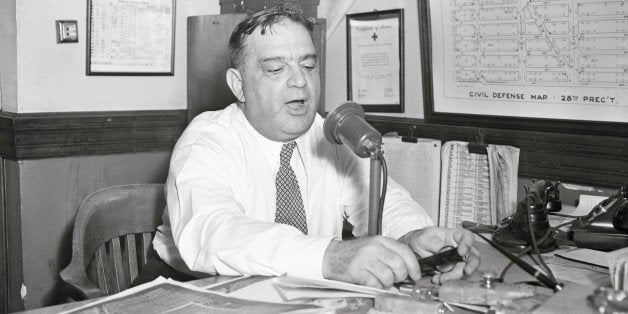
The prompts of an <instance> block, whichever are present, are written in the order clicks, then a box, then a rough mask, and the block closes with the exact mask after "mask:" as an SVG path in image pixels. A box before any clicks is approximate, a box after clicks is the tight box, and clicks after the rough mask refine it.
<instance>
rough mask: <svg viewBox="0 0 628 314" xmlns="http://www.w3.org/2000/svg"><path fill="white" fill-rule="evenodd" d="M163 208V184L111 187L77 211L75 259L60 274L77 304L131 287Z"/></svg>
mask: <svg viewBox="0 0 628 314" xmlns="http://www.w3.org/2000/svg"><path fill="white" fill-rule="evenodd" d="M164 206H165V198H164V185H163V184H129V185H120V186H113V187H108V188H105V189H102V190H99V191H96V192H94V193H92V194H90V195H88V196H87V197H86V198H85V199H84V200H83V202H81V204H80V205H79V207H78V210H77V213H76V218H75V221H74V232H73V234H72V260H71V261H70V264H69V265H68V266H67V267H66V268H65V269H63V270H62V271H61V279H62V280H63V283H64V292H65V294H66V295H67V296H69V297H71V298H73V299H75V300H83V299H89V298H93V297H97V296H103V295H109V294H113V293H117V292H120V291H122V290H125V289H127V288H129V287H130V285H131V282H133V280H134V279H135V278H137V276H138V273H139V272H140V271H141V270H142V267H143V266H144V265H145V264H146V259H147V255H148V252H149V249H150V247H151V242H152V238H153V235H154V232H155V230H156V229H157V226H159V225H160V224H161V223H162V220H161V216H162V213H163V209H164Z"/></svg>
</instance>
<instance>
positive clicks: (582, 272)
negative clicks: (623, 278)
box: [534, 257, 610, 286]
mask: <svg viewBox="0 0 628 314" xmlns="http://www.w3.org/2000/svg"><path fill="white" fill-rule="evenodd" d="M544 261H545V263H546V264H547V266H548V267H549V268H550V269H551V270H552V273H553V274H554V276H555V277H556V278H558V280H559V281H569V282H573V283H577V284H580V285H586V286H600V285H607V284H609V283H610V278H609V276H608V269H606V268H603V267H596V266H591V265H586V264H581V263H577V262H571V261H568V260H564V259H561V258H558V257H545V258H544ZM534 267H535V268H537V269H538V270H540V271H542V272H545V270H544V269H542V268H541V267H540V266H538V265H535V266H534Z"/></svg>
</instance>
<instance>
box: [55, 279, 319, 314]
mask: <svg viewBox="0 0 628 314" xmlns="http://www.w3.org/2000/svg"><path fill="white" fill-rule="evenodd" d="M325 310H326V309H324V308H322V307H319V306H316V305H310V304H285V303H269V302H261V301H252V300H246V299H241V298H235V297H232V296H229V295H226V294H223V293H218V292H212V291H207V290H204V289H202V288H198V287H195V286H193V285H190V284H185V283H181V282H178V281H174V280H170V279H164V278H161V277H160V278H158V279H156V280H154V281H152V282H149V283H146V284H143V285H140V286H137V287H134V288H131V289H128V290H125V291H123V292H121V293H117V294H115V295H112V296H109V297H106V298H103V299H101V300H99V301H95V302H92V303H89V304H87V305H85V306H82V307H79V308H77V309H74V310H71V311H67V312H64V313H216V312H219V313H226V312H229V313H241V312H247V313H249V312H251V313H252V312H255V313H285V312H292V311H299V313H320V312H321V311H325Z"/></svg>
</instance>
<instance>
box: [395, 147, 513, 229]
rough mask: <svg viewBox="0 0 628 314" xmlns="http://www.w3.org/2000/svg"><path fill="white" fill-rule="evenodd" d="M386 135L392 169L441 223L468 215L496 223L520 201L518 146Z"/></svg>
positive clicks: (455, 222)
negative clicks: (474, 146) (481, 148)
mask: <svg viewBox="0 0 628 314" xmlns="http://www.w3.org/2000/svg"><path fill="white" fill-rule="evenodd" d="M413 140H414V141H412V142H411V141H408V142H404V141H402V138H401V137H400V136H384V138H383V143H384V146H383V147H384V156H385V157H386V160H387V164H388V175H389V176H390V177H391V178H392V179H394V180H395V181H396V182H397V183H399V184H400V185H401V186H403V187H405V188H406V189H408V190H409V192H410V195H411V196H412V198H413V199H414V200H415V201H416V202H417V203H419V204H420V205H421V206H422V207H423V208H425V210H426V211H427V212H428V214H429V215H430V217H431V218H432V220H433V221H435V222H438V225H439V226H441V227H460V225H461V223H462V222H463V221H465V220H466V221H472V222H476V223H481V224H488V225H493V224H496V223H497V222H498V221H499V220H500V219H502V218H504V217H506V216H509V215H511V214H512V213H514V211H515V210H516V207H517V176H518V172H519V149H518V148H516V147H512V146H503V145H488V147H487V154H486V155H484V154H475V153H470V152H469V148H468V146H469V143H467V142H461V141H450V142H446V143H445V144H442V146H441V142H440V140H435V139H422V138H417V139H413Z"/></svg>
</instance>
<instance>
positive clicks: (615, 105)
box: [430, 0, 628, 122]
mask: <svg viewBox="0 0 628 314" xmlns="http://www.w3.org/2000/svg"><path fill="white" fill-rule="evenodd" d="M430 7H431V11H432V15H431V20H432V25H433V26H432V28H433V29H432V36H433V42H434V48H433V49H434V50H433V51H432V54H433V60H434V63H433V64H434V72H435V76H434V82H435V83H434V88H435V100H436V101H438V100H439V99H440V101H441V102H443V103H452V104H443V105H442V107H441V109H443V111H448V110H453V111H461V112H465V111H466V109H464V108H461V107H464V106H462V105H461V104H460V103H456V99H458V100H465V101H467V102H466V103H465V106H466V105H467V104H469V102H468V101H471V105H470V106H471V107H473V106H475V107H476V109H469V110H471V111H473V110H479V111H482V110H488V111H494V112H496V113H497V114H504V115H507V114H509V113H512V112H513V110H514V111H515V114H517V115H522V114H520V112H523V115H524V116H532V117H534V116H538V117H551V118H565V117H567V118H572V119H583V118H586V119H590V117H591V115H598V116H601V118H600V120H609V121H614V120H618V121H624V122H625V121H628V1H603V0H596V1H592V0H544V1H541V0H443V1H434V0H432V1H430ZM452 101H453V102H452ZM473 102H475V103H473ZM490 102H503V103H501V104H495V103H493V104H490ZM487 103H489V104H487ZM505 104H506V105H505ZM530 104H537V105H530ZM552 104H555V106H552ZM548 105H549V106H548ZM530 106H532V107H530ZM437 108H438V107H437ZM454 108H455V109H454ZM478 108H479V109H478ZM600 108H603V109H604V110H603V112H606V113H607V115H608V116H606V117H605V116H604V115H605V114H604V113H600V110H599V109H600ZM528 110H530V112H527V111H528ZM536 110H540V111H543V112H544V113H542V114H541V113H538V112H537V113H536V114H535V113H532V111H536ZM526 112H527V113H526ZM618 116H620V117H621V118H619V119H618ZM622 116H623V117H622ZM624 119H625V120H624Z"/></svg>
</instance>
